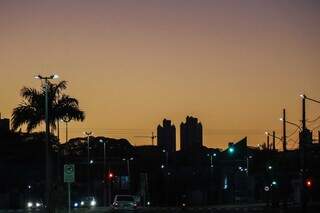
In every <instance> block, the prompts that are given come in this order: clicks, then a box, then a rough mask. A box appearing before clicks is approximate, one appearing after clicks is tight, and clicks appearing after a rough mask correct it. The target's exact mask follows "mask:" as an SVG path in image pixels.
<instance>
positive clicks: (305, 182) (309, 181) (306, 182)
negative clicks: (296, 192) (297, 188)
mask: <svg viewBox="0 0 320 213" xmlns="http://www.w3.org/2000/svg"><path fill="white" fill-rule="evenodd" d="M304 184H305V186H306V187H307V188H309V189H311V188H312V185H313V183H312V179H311V178H308V179H306V180H305V181H304Z"/></svg>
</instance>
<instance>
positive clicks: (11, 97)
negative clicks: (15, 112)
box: [0, 0, 320, 148]
mask: <svg viewBox="0 0 320 213" xmlns="http://www.w3.org/2000/svg"><path fill="white" fill-rule="evenodd" d="M319 26H320V2H319V1H317V0H303V1H298V0H264V1H262V0H254V1H253V0H241V1H240V0H220V1H215V0H90V1H88V0H64V1H62V0H55V1H53V0H51V1H49V0H33V1H31V0H30V1H28V0H26V1H16V0H0V74H1V78H0V79H1V82H0V112H1V115H2V117H8V118H10V117H11V113H12V109H13V108H14V107H15V106H17V105H18V104H19V103H20V102H21V100H22V99H21V97H20V96H19V92H20V89H21V88H22V87H23V86H28V87H35V88H39V87H40V84H41V83H40V82H39V80H35V79H34V78H33V76H34V75H36V74H43V75H47V74H51V73H56V74H58V75H59V76H60V80H66V81H68V89H67V90H66V91H65V92H66V93H67V94H69V95H71V96H73V97H76V98H77V99H78V100H79V102H80V108H81V109H82V110H84V111H85V113H86V119H85V121H84V122H71V123H70V124H69V135H71V137H76V136H82V135H83V131H92V132H94V134H95V135H104V136H107V137H115V138H127V139H128V140H129V141H130V142H131V143H132V144H135V145H145V144H151V139H148V138H137V137H135V136H138V135H139V136H140V135H151V132H152V131H154V132H156V127H157V125H158V124H160V123H161V122H162V120H163V119H164V118H167V119H171V120H172V122H173V123H174V124H175V125H176V129H177V135H179V132H180V128H179V126H180V123H181V122H183V121H185V118H186V116H188V115H192V116H195V117H197V118H198V119H199V120H200V121H201V123H202V125H203V128H204V145H205V146H208V147H220V148H225V147H226V146H227V144H228V142H236V141H238V140H240V139H242V138H243V137H246V136H247V137H248V143H249V145H251V146H256V145H257V144H261V143H263V142H265V141H266V136H265V135H264V132H265V131H266V130H267V131H272V130H275V131H276V133H277V135H278V136H279V137H281V135H282V133H281V122H280V121H279V118H280V117H281V113H282V109H283V108H286V109H287V117H288V120H290V121H292V122H296V123H299V122H300V120H301V99H300V98H299V94H301V93H305V94H307V95H308V96H310V97H312V98H315V99H317V98H318V99H320V84H319V79H320V60H319V59H320V28H319ZM307 110H308V111H307V119H309V120H313V119H314V118H315V117H317V116H318V115H319V114H320V108H319V105H317V104H316V103H312V102H307ZM319 124H320V121H316V122H313V123H310V124H309V127H310V129H314V131H316V130H318V128H317V126H318V125H319ZM41 128H42V129H43V126H41V127H40V129H41ZM294 130H295V128H294V127H289V126H288V133H287V134H290V133H291V132H293V131H294ZM64 131H65V130H64V126H63V125H62V126H61V129H60V132H61V140H62V141H64ZM291 138H292V139H293V140H296V139H297V135H296V134H295V135H293V136H292V137H291ZM277 145H278V147H279V148H280V147H281V146H280V144H279V143H278V142H277ZM295 145H296V144H295V143H294V142H293V141H291V142H289V144H288V147H289V148H294V147H295ZM177 146H178V147H179V137H178V141H177Z"/></svg>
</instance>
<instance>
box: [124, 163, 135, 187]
mask: <svg viewBox="0 0 320 213" xmlns="http://www.w3.org/2000/svg"><path fill="white" fill-rule="evenodd" d="M122 160H123V161H126V163H127V172H128V190H129V192H131V177H130V161H132V160H133V158H123V159H122Z"/></svg>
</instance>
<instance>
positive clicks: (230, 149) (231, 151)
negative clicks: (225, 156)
mask: <svg viewBox="0 0 320 213" xmlns="http://www.w3.org/2000/svg"><path fill="white" fill-rule="evenodd" d="M228 152H229V153H230V154H233V153H234V148H233V147H232V146H231V147H229V149H228Z"/></svg>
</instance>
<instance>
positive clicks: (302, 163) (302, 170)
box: [299, 95, 308, 212]
mask: <svg viewBox="0 0 320 213" xmlns="http://www.w3.org/2000/svg"><path fill="white" fill-rule="evenodd" d="M301 97H302V131H301V133H300V140H299V153H300V175H301V181H300V182H301V183H300V184H301V189H300V190H301V191H300V203H301V211H302V212H305V210H306V208H307V200H306V187H305V185H304V180H305V176H306V171H305V169H306V165H305V148H306V142H307V131H308V130H307V127H306V96H305V95H302V96H301Z"/></svg>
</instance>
